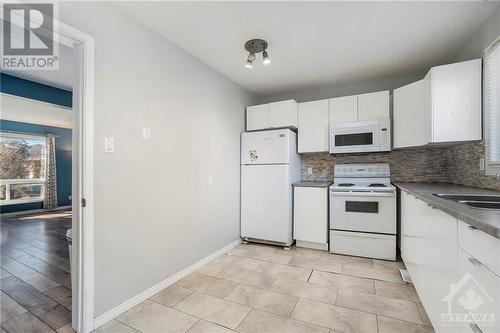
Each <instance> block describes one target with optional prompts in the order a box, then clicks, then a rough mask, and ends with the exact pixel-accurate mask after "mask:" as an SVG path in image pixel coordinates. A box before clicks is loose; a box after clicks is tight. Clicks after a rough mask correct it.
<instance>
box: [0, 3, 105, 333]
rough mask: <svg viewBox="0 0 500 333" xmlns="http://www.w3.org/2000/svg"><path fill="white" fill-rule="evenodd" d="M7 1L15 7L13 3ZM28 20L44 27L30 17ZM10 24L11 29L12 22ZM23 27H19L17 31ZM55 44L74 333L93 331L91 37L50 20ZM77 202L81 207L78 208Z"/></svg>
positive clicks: (92, 103)
mask: <svg viewBox="0 0 500 333" xmlns="http://www.w3.org/2000/svg"><path fill="white" fill-rule="evenodd" d="M10 2H14V3H20V2H19V1H17V0H13V1H10ZM1 9H2V10H1V12H2V17H3V8H1ZM30 19H31V20H32V21H33V22H34V23H36V24H39V25H45V24H44V23H43V22H40V21H39V20H37V19H36V18H33V17H31V16H30ZM20 21H21V22H23V20H20ZM12 24H15V23H14V22H13V23H12ZM21 28H24V27H21ZM53 31H54V34H56V35H57V36H58V37H59V38H58V40H57V42H58V43H61V44H65V45H67V46H70V47H73V48H74V50H75V51H76V52H74V53H75V57H74V60H75V66H74V67H75V68H74V69H75V72H74V73H75V80H74V86H73V107H72V110H73V128H72V139H73V144H72V149H73V150H72V152H73V153H72V198H73V200H72V232H73V234H72V237H73V246H72V249H73V250H72V253H70V255H71V257H72V260H71V266H72V267H71V272H72V274H71V286H72V288H71V291H72V312H71V314H72V326H73V328H74V329H75V330H76V331H77V332H81V333H88V332H91V331H93V330H94V319H95V316H94V71H95V40H94V37H92V36H90V35H88V34H86V33H84V32H82V31H80V30H78V29H75V28H73V27H71V26H69V25H67V24H64V23H63V22H61V21H59V20H58V19H56V18H54V20H53ZM83 199H84V200H85V205H83Z"/></svg>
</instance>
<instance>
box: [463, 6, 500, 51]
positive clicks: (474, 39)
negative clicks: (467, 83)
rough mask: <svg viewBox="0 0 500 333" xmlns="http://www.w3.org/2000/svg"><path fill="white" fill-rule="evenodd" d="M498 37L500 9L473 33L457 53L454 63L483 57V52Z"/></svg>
mask: <svg viewBox="0 0 500 333" xmlns="http://www.w3.org/2000/svg"><path fill="white" fill-rule="evenodd" d="M499 35H500V7H499V8H498V9H497V10H496V11H495V12H494V13H493V14H492V15H491V17H490V18H489V19H488V20H487V21H486V22H485V23H484V24H483V25H482V26H481V27H480V28H479V30H478V31H474V32H473V33H472V35H471V38H470V40H469V41H468V42H467V43H466V44H465V45H464V46H463V47H462V49H461V50H460V51H459V52H458V53H457V56H456V61H465V60H471V59H477V58H482V57H483V52H484V49H485V48H486V47H488V45H490V44H491V43H493V41H494V40H495V39H496V38H497V37H498V36H499Z"/></svg>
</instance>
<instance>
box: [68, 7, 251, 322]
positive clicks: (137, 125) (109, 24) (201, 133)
mask: <svg viewBox="0 0 500 333" xmlns="http://www.w3.org/2000/svg"><path fill="white" fill-rule="evenodd" d="M60 18H61V20H62V21H63V22H64V23H67V24H69V25H71V26H74V27H75V28H77V29H80V30H82V31H84V32H86V33H88V34H90V35H92V36H94V37H95V41H96V63H95V64H96V72H95V133H94V134H95V315H96V316H98V315H101V314H103V313H104V312H106V311H108V310H110V309H111V308H113V307H115V306H117V305H119V304H120V303H122V302H124V301H126V300H128V299H129V298H131V297H133V296H136V295H137V294H139V293H141V292H143V291H145V290H147V289H148V288H150V287H152V286H153V285H155V284H157V283H158V282H160V281H162V280H164V279H166V278H168V277H170V276H172V275H174V274H175V273H177V272H179V271H180V270H182V269H184V268H186V267H188V266H190V265H192V264H193V263H195V262H197V261H198V260H200V259H202V258H204V257H206V256H208V255H210V254H212V253H213V252H215V251H217V250H219V249H221V248H223V247H224V246H226V245H228V244H230V243H231V242H234V241H235V240H237V239H239V235H240V231H239V228H240V224H239V210H240V209H239V207H240V205H239V196H240V191H239V182H240V181H239V178H240V168H239V163H240V160H239V156H240V154H239V152H240V144H239V142H240V132H241V131H243V126H244V111H245V106H246V105H249V104H252V103H253V102H254V99H253V97H252V96H250V95H249V94H248V93H246V92H245V91H244V90H242V89H241V88H240V87H238V86H237V85H235V84H234V83H233V82H231V81H230V80H228V79H226V78H225V77H223V76H222V75H221V74H219V73H217V72H215V71H214V70H212V69H211V68H209V67H208V66H206V65H205V64H203V63H201V62H200V61H198V60H197V59H195V58H193V57H192V56H190V55H189V54H187V53H185V52H184V51H182V50H180V49H179V48H177V47H176V46H175V45H173V44H172V43H170V42H168V41H166V40H165V39H164V38H162V37H160V36H159V35H157V34H156V33H154V32H152V31H151V30H149V29H147V28H146V27H144V26H143V25H142V24H140V23H138V22H137V21H135V20H133V19H132V18H130V17H128V16H126V14H124V13H122V12H120V10H118V9H117V8H115V7H112V5H110V4H108V3H96V2H92V3H71V2H69V3H68V2H63V3H61V4H60ZM143 126H149V127H151V136H152V139H151V140H150V141H143V140H141V133H142V127H143ZM105 136H110V137H114V139H115V153H114V154H104V152H103V147H104V137H105ZM208 175H215V184H214V185H208V181H207V180H208Z"/></svg>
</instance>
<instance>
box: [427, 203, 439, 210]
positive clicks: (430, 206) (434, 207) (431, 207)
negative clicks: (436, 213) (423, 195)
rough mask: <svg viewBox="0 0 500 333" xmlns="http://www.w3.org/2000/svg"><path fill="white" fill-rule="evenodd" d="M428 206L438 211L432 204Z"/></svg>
mask: <svg viewBox="0 0 500 333" xmlns="http://www.w3.org/2000/svg"><path fill="white" fill-rule="evenodd" d="M427 206H429V207H431V208H432V209H437V208H436V207H434V206H433V205H431V204H430V203H428V204H427Z"/></svg>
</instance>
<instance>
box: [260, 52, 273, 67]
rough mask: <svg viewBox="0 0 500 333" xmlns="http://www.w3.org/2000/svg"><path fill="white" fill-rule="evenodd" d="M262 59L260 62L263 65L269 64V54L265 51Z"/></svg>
mask: <svg viewBox="0 0 500 333" xmlns="http://www.w3.org/2000/svg"><path fill="white" fill-rule="evenodd" d="M262 58H263V59H264V60H263V61H262V63H263V64H264V65H269V64H270V63H271V58H269V54H267V51H264V52H262Z"/></svg>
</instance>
